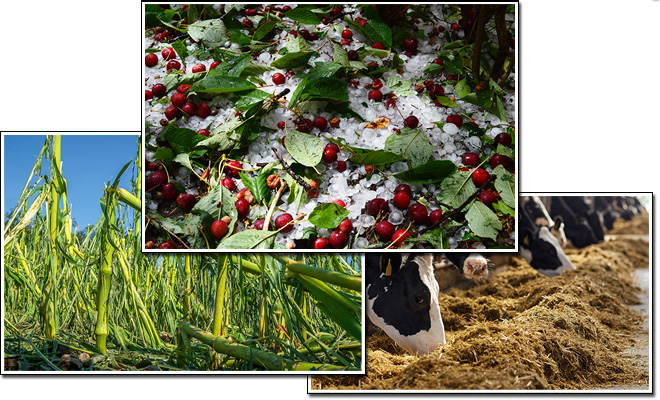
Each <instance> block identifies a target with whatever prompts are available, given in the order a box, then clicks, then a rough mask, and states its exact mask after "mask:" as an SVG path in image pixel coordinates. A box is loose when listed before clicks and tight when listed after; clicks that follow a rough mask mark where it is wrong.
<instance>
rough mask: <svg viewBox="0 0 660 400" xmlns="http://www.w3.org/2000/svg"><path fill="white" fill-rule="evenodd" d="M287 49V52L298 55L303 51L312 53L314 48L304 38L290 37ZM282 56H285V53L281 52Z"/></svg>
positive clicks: (287, 40)
mask: <svg viewBox="0 0 660 400" xmlns="http://www.w3.org/2000/svg"><path fill="white" fill-rule="evenodd" d="M285 49H286V50H287V53H298V52H301V51H310V50H311V49H312V48H311V46H310V45H309V43H308V42H307V41H306V40H305V39H304V38H303V37H302V36H300V35H298V36H291V35H288V36H287V39H286V47H285ZM280 54H282V55H284V54H285V53H281V52H280Z"/></svg>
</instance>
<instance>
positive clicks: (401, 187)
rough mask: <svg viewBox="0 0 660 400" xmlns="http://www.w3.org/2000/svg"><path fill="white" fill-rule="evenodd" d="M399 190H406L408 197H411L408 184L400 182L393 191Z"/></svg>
mask: <svg viewBox="0 0 660 400" xmlns="http://www.w3.org/2000/svg"><path fill="white" fill-rule="evenodd" d="M399 192H406V193H408V197H412V189H410V186H409V185H407V184H405V183H402V184H400V185H399V186H397V187H396V189H394V193H399Z"/></svg>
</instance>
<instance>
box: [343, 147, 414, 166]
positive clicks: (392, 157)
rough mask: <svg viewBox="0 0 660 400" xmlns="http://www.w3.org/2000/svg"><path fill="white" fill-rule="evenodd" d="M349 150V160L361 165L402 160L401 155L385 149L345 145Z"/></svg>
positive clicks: (383, 163)
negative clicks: (368, 148)
mask: <svg viewBox="0 0 660 400" xmlns="http://www.w3.org/2000/svg"><path fill="white" fill-rule="evenodd" d="M346 147H347V148H348V150H349V152H351V153H352V154H351V158H350V160H351V161H352V162H354V163H356V164H362V165H387V164H392V163H394V162H397V161H401V160H403V156H401V155H399V154H394V153H391V152H389V151H385V150H366V149H360V148H357V147H350V146H346Z"/></svg>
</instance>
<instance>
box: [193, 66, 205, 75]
mask: <svg viewBox="0 0 660 400" xmlns="http://www.w3.org/2000/svg"><path fill="white" fill-rule="evenodd" d="M204 71H206V65H204V64H197V65H195V66H193V67H192V72H193V74H194V73H196V72H204Z"/></svg>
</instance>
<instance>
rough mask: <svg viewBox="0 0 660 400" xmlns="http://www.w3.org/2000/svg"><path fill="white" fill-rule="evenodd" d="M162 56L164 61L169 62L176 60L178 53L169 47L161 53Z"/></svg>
mask: <svg viewBox="0 0 660 400" xmlns="http://www.w3.org/2000/svg"><path fill="white" fill-rule="evenodd" d="M160 55H161V56H163V60H166V61H169V60H173V59H175V58H176V51H174V49H173V48H171V47H168V48H165V49H163V51H161V52H160Z"/></svg>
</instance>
